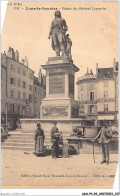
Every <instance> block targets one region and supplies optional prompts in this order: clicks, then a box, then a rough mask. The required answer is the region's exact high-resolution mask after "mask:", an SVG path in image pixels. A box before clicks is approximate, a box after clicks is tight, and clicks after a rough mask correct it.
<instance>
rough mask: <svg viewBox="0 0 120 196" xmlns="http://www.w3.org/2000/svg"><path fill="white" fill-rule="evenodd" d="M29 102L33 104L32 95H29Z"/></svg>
mask: <svg viewBox="0 0 120 196" xmlns="http://www.w3.org/2000/svg"><path fill="white" fill-rule="evenodd" d="M29 102H30V103H31V102H32V95H29Z"/></svg>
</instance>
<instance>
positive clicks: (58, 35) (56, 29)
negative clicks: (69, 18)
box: [48, 10, 68, 56]
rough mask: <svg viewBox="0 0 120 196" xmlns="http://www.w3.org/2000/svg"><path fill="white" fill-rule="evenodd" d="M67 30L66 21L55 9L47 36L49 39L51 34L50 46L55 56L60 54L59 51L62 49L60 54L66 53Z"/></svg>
mask: <svg viewBox="0 0 120 196" xmlns="http://www.w3.org/2000/svg"><path fill="white" fill-rule="evenodd" d="M67 30H68V27H67V25H66V21H65V20H64V19H63V18H61V13H60V11H59V10H57V11H56V12H55V19H54V20H53V21H52V24H51V28H50V32H49V36H48V38H49V39H50V37H51V36H52V48H53V50H55V52H56V56H60V51H62V55H66V49H65V33H66V31H67Z"/></svg>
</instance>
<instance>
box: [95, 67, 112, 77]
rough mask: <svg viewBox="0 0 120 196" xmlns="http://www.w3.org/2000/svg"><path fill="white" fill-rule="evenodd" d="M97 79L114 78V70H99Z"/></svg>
mask: <svg viewBox="0 0 120 196" xmlns="http://www.w3.org/2000/svg"><path fill="white" fill-rule="evenodd" d="M97 78H98V79H101V78H102V79H104V78H113V68H112V67H111V68H98V74H97Z"/></svg>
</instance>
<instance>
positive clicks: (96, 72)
mask: <svg viewBox="0 0 120 196" xmlns="http://www.w3.org/2000/svg"><path fill="white" fill-rule="evenodd" d="M97 74H98V63H96V75H97Z"/></svg>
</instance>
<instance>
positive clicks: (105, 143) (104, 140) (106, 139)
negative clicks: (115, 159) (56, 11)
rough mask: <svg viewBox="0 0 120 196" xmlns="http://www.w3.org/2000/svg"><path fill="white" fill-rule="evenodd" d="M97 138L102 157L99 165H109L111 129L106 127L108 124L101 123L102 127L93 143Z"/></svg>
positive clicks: (105, 122)
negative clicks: (100, 146)
mask: <svg viewBox="0 0 120 196" xmlns="http://www.w3.org/2000/svg"><path fill="white" fill-rule="evenodd" d="M98 138H99V143H100V144H102V157H103V160H102V162H101V164H103V163H106V164H109V143H110V139H111V138H112V129H111V127H109V126H108V122H107V121H106V120H105V121H103V127H102V128H101V130H100V132H99V133H98V135H97V136H96V137H95V139H94V140H93V142H95V141H96V140H97V139H98Z"/></svg>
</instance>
